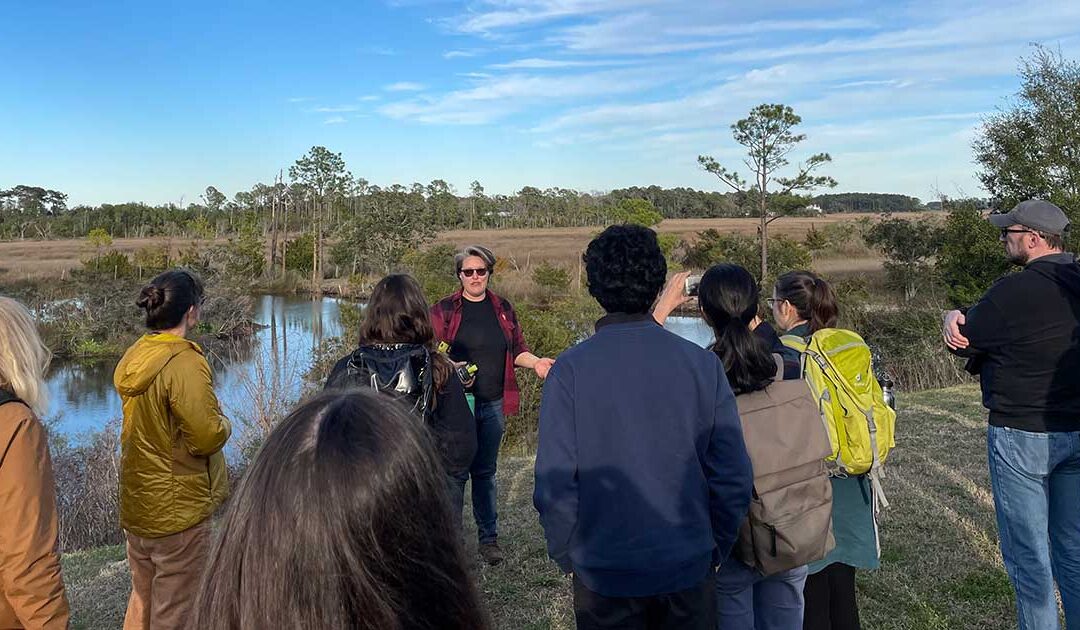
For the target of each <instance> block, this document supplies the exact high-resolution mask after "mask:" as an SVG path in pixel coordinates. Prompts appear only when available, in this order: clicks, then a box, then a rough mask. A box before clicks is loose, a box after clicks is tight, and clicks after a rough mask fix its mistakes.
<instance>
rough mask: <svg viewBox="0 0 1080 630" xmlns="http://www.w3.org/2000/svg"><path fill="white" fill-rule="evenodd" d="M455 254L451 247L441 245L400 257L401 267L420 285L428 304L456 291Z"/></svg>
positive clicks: (407, 253) (410, 252)
mask: <svg viewBox="0 0 1080 630" xmlns="http://www.w3.org/2000/svg"><path fill="white" fill-rule="evenodd" d="M456 252H457V250H456V249H455V248H454V246H453V245H449V244H443V245H434V246H432V247H429V248H427V249H423V250H416V249H414V250H410V251H408V252H406V253H405V255H404V256H403V257H402V260H401V264H402V266H403V267H404V268H405V270H406V271H407V272H408V273H410V274H412V276H413V277H414V278H416V281H417V282H419V283H420V287H421V288H422V289H423V290H424V297H426V298H427V301H428V303H429V304H431V303H434V302H435V301H436V300H439V299H441V298H443V297H445V296H447V295H450V294H451V293H453V292H454V291H457V289H458V281H457V278H456V277H455V276H454V254H455V253H456Z"/></svg>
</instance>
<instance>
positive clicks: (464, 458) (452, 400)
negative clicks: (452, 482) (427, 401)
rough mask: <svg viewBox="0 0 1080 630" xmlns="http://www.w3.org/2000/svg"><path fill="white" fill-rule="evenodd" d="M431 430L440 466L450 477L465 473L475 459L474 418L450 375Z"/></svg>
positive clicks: (457, 384) (456, 382) (459, 387)
mask: <svg viewBox="0 0 1080 630" xmlns="http://www.w3.org/2000/svg"><path fill="white" fill-rule="evenodd" d="M431 430H432V432H433V433H434V434H435V439H436V440H437V441H438V443H439V453H440V454H441V455H442V459H443V465H444V466H445V467H446V472H447V473H448V474H450V475H458V474H461V473H464V472H467V471H468V470H469V467H470V466H472V461H473V457H475V456H476V418H475V417H473V413H472V411H471V410H469V403H468V402H467V401H466V400H465V389H464V388H463V387H462V386H461V381H459V380H458V377H457V375H456V374H453V373H452V374H451V375H450V378H449V379H447V381H446V384H445V385H444V386H443V390H442V391H441V392H439V394H438V401H437V402H436V404H435V411H434V413H433V414H432V416H431Z"/></svg>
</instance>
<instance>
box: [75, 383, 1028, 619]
mask: <svg viewBox="0 0 1080 630" xmlns="http://www.w3.org/2000/svg"><path fill="white" fill-rule="evenodd" d="M899 406H900V413H899V417H898V418H897V438H896V439H897V448H896V450H895V451H893V454H892V455H891V456H890V458H889V464H888V477H887V478H886V479H885V482H884V483H885V491H886V493H887V495H888V498H889V501H890V502H891V504H892V506H891V507H890V508H889V509H888V510H886V511H885V512H884V514H883V516H882V518H881V544H882V566H881V569H879V570H877V571H873V572H861V573H860V575H859V577H858V592H859V603H860V609H861V614H862V619H863V626H864V627H865V628H872V629H873V630H967V629H971V628H979V629H980V630H1006V629H1007V628H1015V627H1016V617H1015V613H1014V610H1013V595H1012V589H1011V588H1010V586H1009V582H1008V579H1007V578H1006V576H1005V572H1004V570H1003V568H1002V565H1001V556H1000V554H999V552H998V548H997V530H996V527H995V524H994V512H993V502H992V499H991V496H990V491H989V488H990V481H989V476H988V472H987V469H986V428H985V415H984V412H983V410H982V407H981V406H980V405H979V397H978V390H977V388H975V387H971V386H965V387H958V388H952V389H945V390H935V391H930V392H922V393H918V394H906V395H901V396H900V399H899ZM499 478H500V486H499V494H500V532H501V539H500V543H501V545H502V547H503V549H504V551H505V552H506V554H507V561H506V562H504V563H503V564H501V565H499V566H497V567H487V566H485V565H483V563H481V562H479V561H478V560H477V561H475V562H476V565H477V566H476V567H475V568H476V571H477V572H478V579H479V584H480V590H481V592H482V594H483V598H484V600H485V601H486V603H487V605H488V607H489V609H490V611H491V614H492V616H493V618H494V620H495V625H496V627H497V628H505V629H515V630H516V629H522V630H524V629H542V628H549V629H556V628H558V629H562V628H572V627H573V612H572V607H571V597H570V585H569V583H568V582H567V580H566V579H565V578H563V577H562V576H561V575H559V572H558V571H557V570H556V569H555V568H554V566H553V565H552V564H551V562H550V561H549V560H548V559H547V554H546V552H545V550H544V539H543V536H542V533H541V531H540V526H539V524H538V522H537V518H536V512H535V511H534V510H533V507H532V486H533V483H532V459H531V458H528V457H510V458H505V459H504V460H503V461H502V462H501V464H500V472H499ZM470 510H471V508H469V507H468V506H466V514H469V513H470ZM470 520H471V519H470V518H466V521H470ZM473 531H474V530H473V529H472V528H468V529H467V532H468V534H467V548H468V551H469V557H470V558H474V559H475V558H476V555H475V549H476V543H475V536H474V535H473ZM64 575H65V579H66V581H67V584H68V589H69V596H70V597H71V601H72V607H73V609H74V613H75V624H74V627H75V628H95V629H98V628H101V629H105V628H119V627H120V624H121V621H122V619H123V611H124V607H125V606H126V602H127V593H128V583H127V580H128V572H127V567H126V565H125V563H124V553H123V549H122V548H120V547H107V548H103V549H96V550H93V551H89V552H80V553H75V554H68V555H67V556H65V557H64Z"/></svg>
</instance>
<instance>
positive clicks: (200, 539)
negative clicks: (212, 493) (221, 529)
mask: <svg viewBox="0 0 1080 630" xmlns="http://www.w3.org/2000/svg"><path fill="white" fill-rule="evenodd" d="M209 551H210V519H206V520H205V521H203V522H201V523H199V524H198V525H196V526H194V527H192V528H191V529H188V530H185V531H182V532H180V533H178V534H172V535H169V536H163V537H161V538H142V537H141V536H136V535H134V534H132V533H130V532H128V533H127V557H128V566H129V567H131V598H130V599H129V600H128V607H127V614H126V615H125V616H124V630H174V629H175V630H179V629H181V628H187V627H189V626H190V624H191V615H192V613H193V608H194V605H195V597H196V595H197V594H198V591H199V580H201V579H202V574H203V569H205V568H206V559H207V556H208V555H209Z"/></svg>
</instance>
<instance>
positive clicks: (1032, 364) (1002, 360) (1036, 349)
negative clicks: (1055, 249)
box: [956, 254, 1080, 432]
mask: <svg viewBox="0 0 1080 630" xmlns="http://www.w3.org/2000/svg"><path fill="white" fill-rule="evenodd" d="M965 316H966V320H967V321H966V323H965V325H964V326H962V327H961V328H960V330H961V332H962V333H963V334H964V336H965V337H967V338H968V342H969V343H970V346H969V347H968V349H967V350H965V351H960V352H957V353H956V354H959V355H961V356H967V357H971V358H972V359H973V360H972V362H971V363H970V365H972V366H973V368H972V371H973V372H975V373H977V374H979V378H980V381H981V383H982V392H983V405H984V406H985V407H986V408H987V409H989V410H990V424H992V425H994V426H999V427H1012V428H1015V429H1021V430H1024V431H1035V432H1047V431H1080V265H1078V264H1077V263H1076V261H1075V257H1074V256H1073V255H1072V254H1052V255H1049V256H1043V257H1042V258H1037V259H1035V260H1034V261H1032V262H1030V263H1029V264H1028V265H1027V266H1026V267H1025V268H1024V270H1023V271H1021V272H1020V273H1015V274H1012V275H1009V276H1006V277H1004V278H1002V279H1001V280H998V281H997V282H996V283H995V284H994V286H992V287H990V290H989V291H987V292H986V294H985V295H983V297H982V299H981V300H979V302H978V303H977V304H975V306H972V307H971V308H969V309H967V312H966V315H965Z"/></svg>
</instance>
